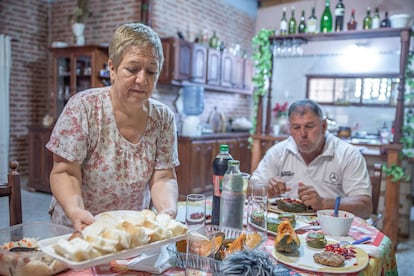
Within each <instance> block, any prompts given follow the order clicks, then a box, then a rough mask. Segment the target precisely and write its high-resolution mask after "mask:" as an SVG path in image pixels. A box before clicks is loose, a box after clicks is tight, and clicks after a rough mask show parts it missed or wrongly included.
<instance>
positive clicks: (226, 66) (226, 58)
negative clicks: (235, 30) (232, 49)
mask: <svg viewBox="0 0 414 276" xmlns="http://www.w3.org/2000/svg"><path fill="white" fill-rule="evenodd" d="M220 80H221V82H220V85H221V86H223V87H232V83H233V81H232V80H233V56H232V55H231V54H230V53H228V52H223V53H222V54H221V70H220Z"/></svg>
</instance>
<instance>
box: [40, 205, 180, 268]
mask: <svg viewBox="0 0 414 276" xmlns="http://www.w3.org/2000/svg"><path fill="white" fill-rule="evenodd" d="M139 213H140V212H139V211H130V210H118V211H109V212H104V213H101V214H98V215H96V216H95V218H96V219H98V218H99V217H100V216H102V215H104V214H110V215H112V216H113V217H114V218H116V219H119V220H128V221H130V220H134V219H135V218H136V217H137V216H139ZM70 235H71V234H67V235H62V236H57V237H53V238H49V239H44V240H40V241H39V242H38V244H39V247H40V249H41V250H42V251H43V252H45V253H46V254H48V255H50V256H52V257H53V258H56V259H58V260H60V261H62V262H63V263H65V264H66V265H67V266H68V267H70V268H72V269H75V270H83V269H86V268H89V267H93V266H96V265H100V264H105V263H109V262H110V261H112V260H116V259H126V258H131V257H135V256H137V255H139V254H140V253H143V252H144V251H145V250H150V249H154V248H158V247H161V246H163V245H166V244H170V243H175V242H177V241H181V240H185V239H186V238H187V234H182V235H179V236H175V237H172V238H170V239H165V240H161V241H156V242H152V243H149V244H146V245H142V246H137V247H134V248H130V249H126V250H122V251H119V252H115V253H111V254H107V255H102V256H99V257H96V258H93V259H88V260H85V261H81V262H76V261H73V260H70V259H67V258H65V257H63V256H61V255H59V254H57V253H56V252H55V250H54V249H53V245H55V244H56V243H57V242H58V241H59V240H60V239H62V238H64V239H68V238H69V237H70Z"/></svg>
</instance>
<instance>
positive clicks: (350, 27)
mask: <svg viewBox="0 0 414 276" xmlns="http://www.w3.org/2000/svg"><path fill="white" fill-rule="evenodd" d="M357 25H358V23H357V22H356V20H355V10H354V9H352V11H351V18H350V19H349V21H348V31H352V30H356V28H357Z"/></svg>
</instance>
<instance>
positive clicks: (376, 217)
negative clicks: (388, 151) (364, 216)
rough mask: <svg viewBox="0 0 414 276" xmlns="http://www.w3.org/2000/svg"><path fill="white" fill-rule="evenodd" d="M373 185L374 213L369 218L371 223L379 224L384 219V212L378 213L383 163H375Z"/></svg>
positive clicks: (371, 177)
mask: <svg viewBox="0 0 414 276" xmlns="http://www.w3.org/2000/svg"><path fill="white" fill-rule="evenodd" d="M370 179H371V186H372V194H371V196H372V215H371V218H369V220H368V221H369V222H370V224H372V225H373V226H375V227H376V226H377V225H378V222H379V221H380V220H381V219H382V214H380V213H378V204H379V198H380V194H381V180H382V164H381V163H375V164H374V171H373V172H372V173H371V174H370Z"/></svg>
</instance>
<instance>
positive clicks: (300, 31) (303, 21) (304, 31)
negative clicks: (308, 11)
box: [298, 10, 306, 34]
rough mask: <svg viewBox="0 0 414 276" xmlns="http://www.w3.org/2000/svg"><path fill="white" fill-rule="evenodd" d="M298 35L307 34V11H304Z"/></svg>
mask: <svg viewBox="0 0 414 276" xmlns="http://www.w3.org/2000/svg"><path fill="white" fill-rule="evenodd" d="M298 33H300V34H304V33H306V22H305V11H304V10H302V14H301V16H300V22H299V26H298Z"/></svg>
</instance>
